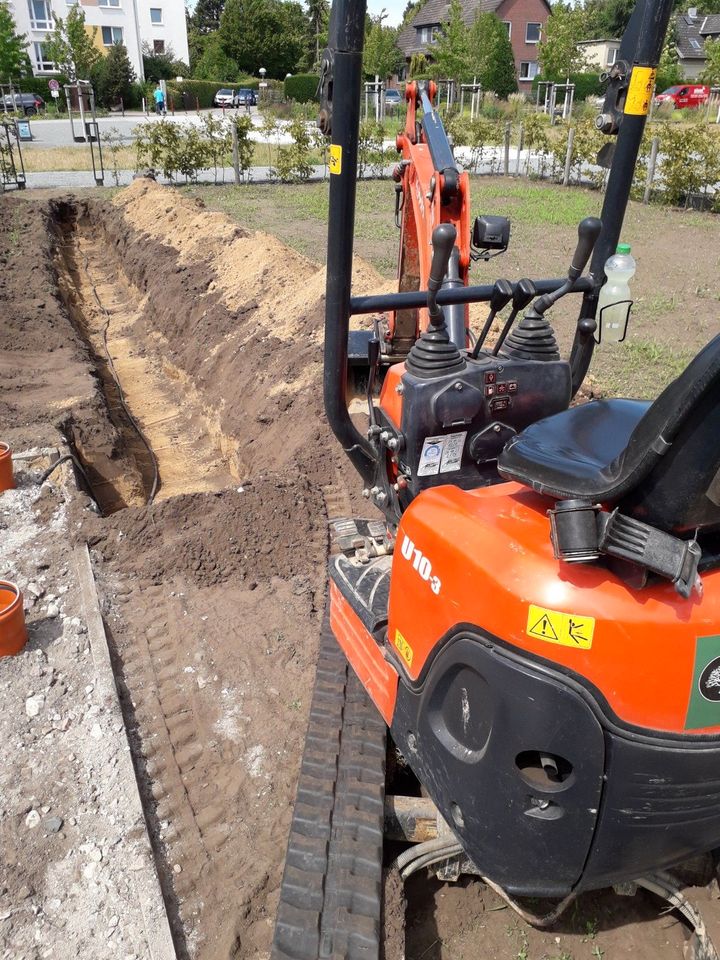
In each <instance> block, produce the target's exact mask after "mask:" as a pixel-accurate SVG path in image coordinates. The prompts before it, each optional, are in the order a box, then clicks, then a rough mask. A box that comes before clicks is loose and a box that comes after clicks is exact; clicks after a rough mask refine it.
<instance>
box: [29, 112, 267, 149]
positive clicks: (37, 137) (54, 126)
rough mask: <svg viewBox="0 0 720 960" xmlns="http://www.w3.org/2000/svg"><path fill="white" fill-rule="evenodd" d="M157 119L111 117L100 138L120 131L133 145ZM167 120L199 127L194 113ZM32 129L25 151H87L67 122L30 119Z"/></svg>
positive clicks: (139, 115)
mask: <svg viewBox="0 0 720 960" xmlns="http://www.w3.org/2000/svg"><path fill="white" fill-rule="evenodd" d="M251 111H252V115H253V116H254V117H257V116H258V114H257V107H252V108H251ZM234 112H235V111H230V110H228V111H226V114H227V115H231V114H234ZM201 114H213V115H214V116H216V117H221V116H222V111H221V110H202V111H201ZM155 119H156V117H155V114H150V115H149V117H146V116H145V115H144V114H142V113H135V114H129V113H126V114H125V116H124V117H121V116H119V115H118V116H112V117H101V118H99V119H98V126H99V127H100V133H101V135H102V134H103V133H106V132H108V131H109V130H111V129H113V128H114V129H115V130H117V131H119V133H120V134H121V136H122V137H123V138H124V139H126V140H128V141H131V140H132V139H133V137H134V131H135V128H136V127H137V126H138V125H139V124H141V123H145V122H147V120H150V121H154V120H155ZM167 119H168V120H173V121H174V122H176V123H197V122H198V115H197V113H195V112H194V111H193V112H191V113H188V114H185V113H183V112H177V113H176V114H175V116H174V117H172V116H170V114H168V117H167ZM30 127H31V130H32V134H33V138H34V139H33V140H32V141H31V142H28V143H23V146H22V148H23V150H32V149H33V147H72V146H78V147H85V146H86V145H85V144H84V143H80V144H76V143H74V141H73V140H72V135H71V132H70V121H69V120H68V119H67V118H65V119H59V120H37V119H34V118H31V120H30ZM76 130H77V132H79V131H80V124H79V121H78V122H77V125H76Z"/></svg>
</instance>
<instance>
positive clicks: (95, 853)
mask: <svg viewBox="0 0 720 960" xmlns="http://www.w3.org/2000/svg"><path fill="white" fill-rule="evenodd" d="M88 856H89V857H90V859H91V860H92V861H93V863H100V861H101V860H102V857H103V855H102V850H98V848H97V847H94V848H93V849H92V850H91V851H90V853H89V854H88Z"/></svg>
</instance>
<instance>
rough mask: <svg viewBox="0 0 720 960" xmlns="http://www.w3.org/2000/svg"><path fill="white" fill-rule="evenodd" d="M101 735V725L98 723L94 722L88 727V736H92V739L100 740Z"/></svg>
mask: <svg viewBox="0 0 720 960" xmlns="http://www.w3.org/2000/svg"><path fill="white" fill-rule="evenodd" d="M102 735H103V732H102V727H101V726H100V724H99V723H94V724H93V725H92V728H91V729H90V736H91V737H92V738H93V740H102Z"/></svg>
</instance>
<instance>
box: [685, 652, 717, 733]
mask: <svg viewBox="0 0 720 960" xmlns="http://www.w3.org/2000/svg"><path fill="white" fill-rule="evenodd" d="M715 726H720V636H711V637H698V638H697V640H696V641H695V666H694V669H693V679H692V686H691V687H690V697H689V700H688V709H687V714H686V717H685V729H686V730H698V729H700V728H701V727H715Z"/></svg>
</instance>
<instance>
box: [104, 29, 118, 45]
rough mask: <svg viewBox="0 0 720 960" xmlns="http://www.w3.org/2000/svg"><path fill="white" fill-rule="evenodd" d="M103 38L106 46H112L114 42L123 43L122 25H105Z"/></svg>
mask: <svg viewBox="0 0 720 960" xmlns="http://www.w3.org/2000/svg"><path fill="white" fill-rule="evenodd" d="M102 38H103V43H104V44H105V46H106V47H111V46H112V45H113V44H114V43H122V42H123V31H122V27H103V28H102Z"/></svg>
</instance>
